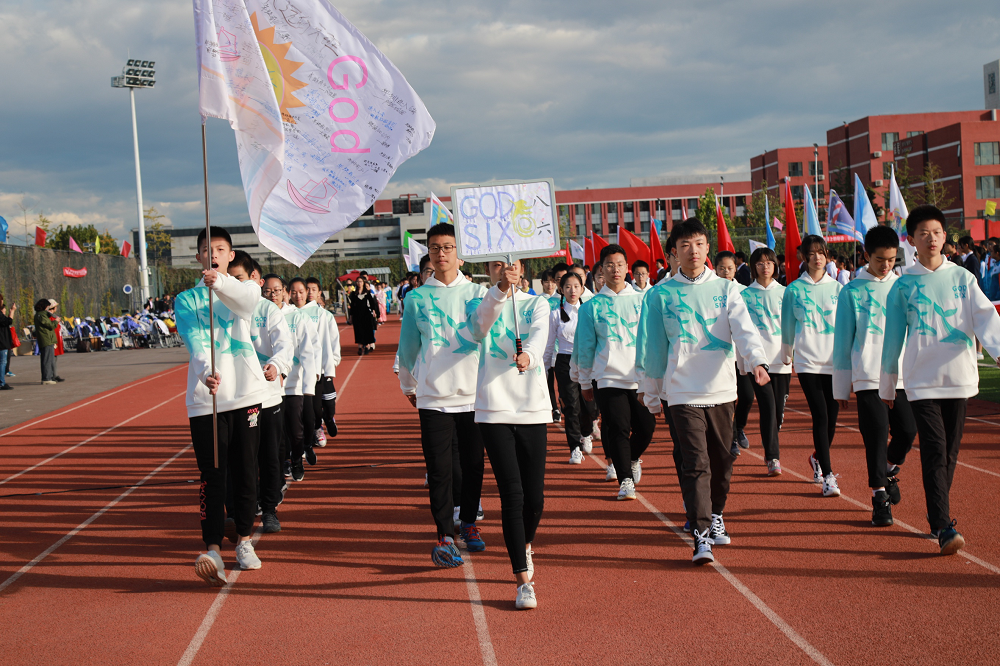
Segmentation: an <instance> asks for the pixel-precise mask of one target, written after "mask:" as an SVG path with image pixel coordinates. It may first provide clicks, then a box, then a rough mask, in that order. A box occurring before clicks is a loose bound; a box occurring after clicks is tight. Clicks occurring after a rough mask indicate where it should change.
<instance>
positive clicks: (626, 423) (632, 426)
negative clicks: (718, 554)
mask: <svg viewBox="0 0 1000 666" xmlns="http://www.w3.org/2000/svg"><path fill="white" fill-rule="evenodd" d="M597 269H598V270H599V272H600V274H601V275H603V276H604V281H605V285H604V288H602V289H601V290H600V291H599V292H598V293H597V295H596V296H594V297H593V298H592V299H590V300H589V301H587V302H586V303H584V305H583V306H582V307H581V308H580V311H579V313H578V318H577V325H576V340H575V342H574V345H573V357H574V359H575V362H576V366H577V368H578V372H577V374H578V381H579V383H580V389H581V391H580V393H581V394H582V395H583V398H584V400H593V399H595V398H596V400H597V405H598V407H599V408H600V411H601V420H602V423H601V428H602V433H601V435H602V444H603V445H604V449H605V451H606V452H607V453H610V455H611V459H612V461H613V462H614V465H615V472H616V473H617V477H618V482H619V484H620V485H619V488H618V499H619V500H632V499H635V484H636V483H637V482H638V481H640V480H641V478H642V460H641V458H640V457H641V456H642V454H643V452H644V451H645V450H646V447H648V446H649V443H650V441H652V439H653V431H654V430H655V429H656V419H655V418H654V417H653V415H652V414H650V413H649V410H647V409H646V407H645V406H644V405H643V404H642V403H641V402H640V401H639V398H638V394H637V391H636V389H637V388H638V387H639V381H638V378H637V376H636V370H635V354H636V327H637V326H638V324H639V314H640V313H641V312H642V303H643V298H644V296H645V294H640V293H639V292H637V291H636V290H635V289H633V288H632V287H631V286H630V285H629V284H628V283H627V282H625V276H626V274H627V273H628V257H627V256H626V254H625V249H624V248H622V247H621V246H620V245H607V246H605V247H603V248H601V257H600V261H599V263H598V265H597ZM595 380H596V382H597V389H596V391H595V389H594V388H593V386H592V384H591V382H592V381H595ZM609 475H610V473H609Z"/></svg>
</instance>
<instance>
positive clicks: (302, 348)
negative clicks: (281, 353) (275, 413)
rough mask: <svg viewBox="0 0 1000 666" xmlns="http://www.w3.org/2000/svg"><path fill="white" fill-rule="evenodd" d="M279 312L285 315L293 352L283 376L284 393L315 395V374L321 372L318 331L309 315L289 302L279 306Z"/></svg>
mask: <svg viewBox="0 0 1000 666" xmlns="http://www.w3.org/2000/svg"><path fill="white" fill-rule="evenodd" d="M281 314H283V315H285V323H287V324H288V331H289V332H290V333H291V335H292V349H293V350H294V352H295V355H294V356H293V357H292V369H291V372H289V373H288V376H287V377H285V395H315V394H316V376H317V375H319V374H320V372H322V368H321V367H320V362H321V360H322V359H321V358H320V356H319V354H318V352H317V349H318V347H317V344H316V340H317V339H318V338H319V332H318V331H317V330H316V324H314V323H313V320H312V318H310V317H309V315H307V314H306V313H304V312H302V310H299V309H298V308H297V307H295V306H294V305H292V304H291V303H285V304H284V305H282V306H281Z"/></svg>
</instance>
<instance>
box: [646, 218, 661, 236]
mask: <svg viewBox="0 0 1000 666" xmlns="http://www.w3.org/2000/svg"><path fill="white" fill-rule="evenodd" d="M649 221H650V222H651V223H652V224H653V228H654V229H656V235H657V236H659V235H660V234H662V233H663V229H662V228H661V227H660V225H661V224H662V223H661V222H660V221H659V220H658V219H656V218H655V217H651V218H649Z"/></svg>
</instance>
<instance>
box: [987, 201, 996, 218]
mask: <svg viewBox="0 0 1000 666" xmlns="http://www.w3.org/2000/svg"><path fill="white" fill-rule="evenodd" d="M996 212H997V202H996V201H987V202H986V214H987V215H995V214H996Z"/></svg>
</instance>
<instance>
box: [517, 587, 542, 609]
mask: <svg viewBox="0 0 1000 666" xmlns="http://www.w3.org/2000/svg"><path fill="white" fill-rule="evenodd" d="M514 607H515V608H517V610H531V609H532V608H538V600H537V599H535V587H534V584H533V583H531V582H527V583H525V584H524V585H518V586H517V599H515V600H514Z"/></svg>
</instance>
